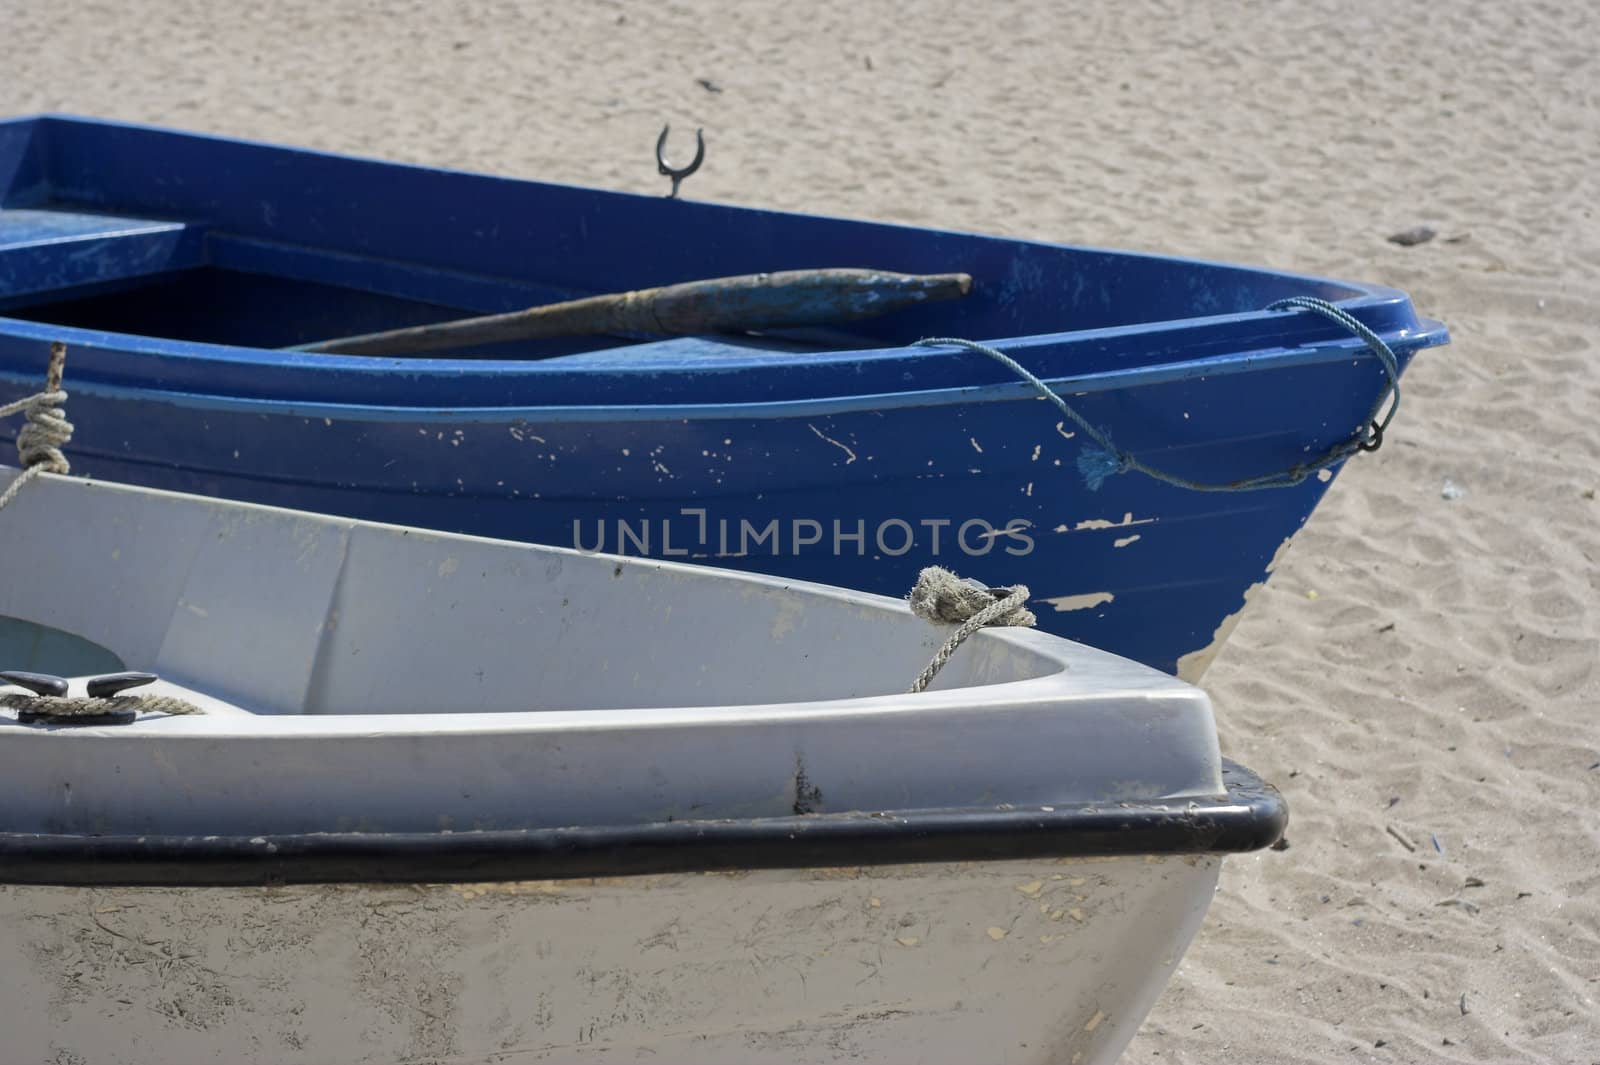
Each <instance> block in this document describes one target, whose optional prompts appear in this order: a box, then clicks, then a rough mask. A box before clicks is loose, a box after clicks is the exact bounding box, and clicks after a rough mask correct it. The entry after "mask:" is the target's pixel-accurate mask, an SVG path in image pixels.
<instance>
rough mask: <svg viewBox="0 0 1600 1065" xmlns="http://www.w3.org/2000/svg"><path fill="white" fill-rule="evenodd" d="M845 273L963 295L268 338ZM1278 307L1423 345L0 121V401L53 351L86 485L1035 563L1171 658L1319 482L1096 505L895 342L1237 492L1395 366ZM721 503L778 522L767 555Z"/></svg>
mask: <svg viewBox="0 0 1600 1065" xmlns="http://www.w3.org/2000/svg"><path fill="white" fill-rule="evenodd" d="M830 266H870V267H875V268H882V269H889V270H898V271H903V272H907V273H944V272H951V271H965V272H967V273H970V274H972V275H973V277H974V278H975V285H976V287H975V291H974V292H973V294H972V295H971V296H969V297H968V298H967V299H966V300H963V301H960V302H959V303H953V304H941V305H934V306H927V307H919V308H916V309H914V310H910V311H905V312H901V313H899V314H895V315H890V316H888V317H885V318H882V319H878V320H874V321H869V322H862V323H852V324H851V326H850V331H849V332H848V333H844V332H839V331H807V332H803V333H802V332H796V333H787V334H783V335H775V336H767V337H760V338H757V337H691V338H682V339H674V340H660V339H648V338H640V337H607V338H590V339H587V340H576V341H541V342H529V343H521V344H515V345H504V346H500V347H496V348H482V349H478V350H475V351H469V352H465V353H463V355H462V357H455V358H415V359H389V358H361V357H351V356H328V355H311V354H305V353H298V352H285V351H279V350H271V349H277V348H281V347H283V346H286V345H289V344H295V343H301V342H305V341H309V340H315V339H318V338H322V337H328V336H337V335H342V334H348V333H358V332H367V331H374V330H378V329H387V328H394V327H398V326H405V325H415V324H421V323H425V322H432V321H439V320H442V319H445V318H450V317H458V316H461V315H464V314H475V313H494V312H500V311H506V310H512V309H515V308H518V307H522V306H527V305H529V304H533V303H541V302H548V301H553V300H558V299H566V298H572V297H576V296H582V295H590V294H594V293H597V292H610V291H619V290H625V289H632V288H642V287H648V286H652V285H659V284H664V283H670V282H675V281H683V280H689V279H694V278H702V277H718V276H729V275H735V274H744V273H755V272H760V271H768V270H779V269H806V268H823V267H830ZM1291 295H1312V296H1318V297H1322V298H1325V299H1329V300H1334V301H1336V302H1338V303H1339V305H1340V306H1341V307H1342V308H1343V309H1345V310H1346V311H1348V312H1350V313H1351V314H1354V315H1355V316H1356V317H1358V318H1360V319H1361V320H1362V321H1363V322H1365V323H1366V324H1367V325H1369V326H1370V327H1372V328H1373V329H1374V330H1376V331H1378V332H1379V333H1380V335H1382V336H1383V337H1384V339H1385V340H1387V341H1388V342H1389V343H1390V344H1391V345H1392V346H1393V347H1394V349H1395V351H1396V353H1397V354H1398V355H1399V357H1400V359H1401V361H1402V364H1403V363H1404V362H1406V361H1408V360H1409V358H1410V357H1411V356H1412V355H1413V354H1414V353H1415V352H1416V351H1417V350H1419V349H1421V348H1423V347H1427V346H1431V345H1434V344H1440V343H1444V342H1445V340H1446V335H1445V332H1444V330H1443V328H1442V327H1441V326H1439V325H1438V324H1437V323H1434V322H1430V321H1427V320H1425V319H1421V318H1419V317H1418V316H1417V315H1416V313H1415V311H1414V309H1413V308H1412V306H1411V303H1410V301H1409V300H1408V299H1407V298H1406V297H1405V296H1404V295H1403V294H1402V293H1399V292H1396V291H1394V290H1392V289H1387V288H1383V287H1381V286H1372V285H1355V284H1349V283H1345V282H1339V281H1332V280H1328V279H1322V278H1311V277H1300V276H1295V275H1290V274H1283V273H1275V272H1270V271H1262V270H1252V269H1247V268H1243V267H1238V266H1229V265H1224V264H1216V263H1202V262H1194V261H1189V260H1181V259H1172V258H1164V257H1159V256H1149V255H1135V254H1127V253H1118V252H1108V251H1099V250H1095V249H1086V248H1073V247H1060V246H1054V245H1046V244H1039V243H1034V242H1027V241H1017V240H1009V239H1001V238H994V237H982V236H972V235H966V234H958V233H947V232H940V231H934V230H925V229H913V228H908V227H903V226H888V225H877V224H869V223H861V222H849V221H842V220H838V219H829V218H816V217H809V216H802V215H789V214H781V213H776V212H769V211H758V210H749V209H742V208H732V207H725V206H719V205H711V204H701V203H694V202H686V201H668V200H665V199H662V198H659V197H642V196H630V195H624V194H619V193H610V192H600V191H596V190H589V189H578V188H571V187H564V186H556V185H547V184H538V183H532V182H521V181H508V180H503V179H497V178H489V177H481V176H476V175H468V174H460V173H453V172H447V171H439V170H430V169H424V168H419V167H407V166H396V165H392V164H385V163H377V162H371V161H366V160H359V159H348V158H341V157H335V156H330V155H324V154H320V153H316V152H307V151H298V150H291V149H283V148H276V147H271V146H266V145H257V144H249V143H244V142H239V141H231V140H222V139H217V138H210V137H201V136H193V135H188V134H181V133H173V132H167V131H161V130H152V129H147V128H141V127H134V126H126V125H120V124H114V123H99V122H89V121H83V120H76V119H66V118H55V117H46V118H38V119H24V120H17V121H13V122H4V123H0V315H10V316H11V317H0V401H3V400H4V399H9V398H12V397H15V396H18V395H21V394H24V393H27V392H31V391H34V390H35V389H36V388H37V383H38V378H39V374H40V373H41V372H42V367H43V365H44V360H45V352H46V350H47V347H48V344H49V342H50V341H52V340H57V339H59V340H64V341H66V342H67V344H68V345H69V346H70V354H69V356H68V364H67V381H68V386H67V387H68V390H69V392H70V394H71V399H70V401H69V413H70V416H71V418H72V420H73V422H74V423H75V424H76V425H77V427H78V431H77V435H76V437H75V439H74V441H73V444H72V446H71V447H70V448H69V449H68V452H69V455H70V457H71V458H72V460H73V462H74V468H75V470H76V471H78V472H82V473H87V474H90V475H93V476H97V477H104V478H107V479H115V480H125V481H131V482H136V483H140V484H146V485H152V486H156V487H162V488H171V489H178V490H184V491H196V492H202V493H209V494H218V495H226V496H233V497H236V498H242V499H247V500H253V501H257V502H265V503H274V504H280V505H287V506H297V507H305V508H309V509H314V510H324V511H329V512H333V513H341V514H350V515H355V516H360V517H367V518H374V519H378V520H387V521H398V522H404V523H407V524H415V525H423V526H431V527H436V528H445V529H452V530H461V531H467V532H473V533H479V534H484V535H491V536H503V537H509V538H514V539H526V540H535V541H540V542H547V543H556V544H562V545H567V546H571V545H573V544H574V543H575V542H576V541H577V538H578V537H579V535H580V534H581V537H582V541H583V543H584V544H585V546H593V545H594V542H595V536H596V533H597V531H598V532H602V533H604V534H605V535H606V537H607V542H606V547H607V548H608V549H613V550H614V549H615V548H616V546H617V542H618V540H619V539H620V540H621V542H622V543H623V544H624V545H625V546H627V547H630V548H632V549H634V550H637V547H636V546H635V545H637V544H639V543H641V542H643V541H642V539H641V537H644V536H648V537H649V539H650V542H651V543H652V544H653V545H654V546H655V549H656V551H657V553H658V554H659V553H661V550H662V545H663V543H665V545H667V550H670V551H671V553H672V557H675V558H676V557H682V558H688V559H704V560H706V561H711V562H714V563H716V564H719V565H727V566H732V567H736V568H744V569H754V570H761V571H766V572H773V573H778V574H783V575H787V576H791V577H795V578H804V579H812V580H822V581H828V582H831V583H835V584H843V585H847V586H852V587H858V588H865V589H869V590H873V591H879V592H883V593H886V594H890V595H902V594H904V592H905V591H906V589H907V588H909V587H910V586H911V583H912V581H913V579H914V577H915V574H916V572H917V570H918V569H919V568H920V567H921V566H923V565H926V564H929V563H932V562H935V561H937V562H940V563H943V564H945V565H947V566H949V567H951V568H953V569H956V570H957V571H958V572H963V573H968V574H971V575H973V576H975V577H978V578H980V579H983V580H985V581H988V582H990V583H992V584H1009V583H1015V582H1022V583H1026V584H1028V585H1030V586H1031V587H1032V589H1033V591H1034V594H1035V596H1036V598H1037V599H1039V600H1040V601H1041V604H1042V603H1043V601H1044V600H1059V601H1062V602H1068V603H1072V602H1087V600H1082V599H1079V598H1077V597H1084V596H1092V597H1109V598H1097V599H1096V605H1095V606H1094V607H1092V608H1084V609H1073V610H1061V611H1058V610H1054V609H1050V608H1049V606H1048V605H1044V606H1043V608H1042V609H1041V610H1040V611H1039V613H1040V620H1041V623H1042V624H1043V625H1044V626H1045V627H1046V628H1049V629H1051V630H1052V631H1055V632H1058V633H1061V634H1063V635H1066V636H1070V637H1074V638H1077V639H1082V640H1085V641H1086V642H1089V643H1093V644H1096V645H1099V646H1102V647H1105V648H1108V649H1110V650H1112V651H1116V652H1118V653H1121V654H1125V655H1128V656H1130V657H1133V658H1136V659H1139V660H1141V661H1144V662H1148V663H1150V664H1152V665H1155V666H1157V667H1159V668H1163V669H1167V670H1173V669H1175V668H1176V665H1177V662H1178V659H1179V658H1180V657H1182V656H1183V655H1185V654H1187V653H1190V652H1194V651H1197V650H1200V649H1202V648H1205V647H1207V646H1208V645H1209V644H1211V642H1212V638H1213V634H1214V633H1215V632H1216V631H1217V630H1218V628H1219V626H1221V625H1222V623H1223V621H1224V619H1225V618H1227V617H1228V616H1229V615H1231V614H1234V613H1235V612H1237V611H1238V610H1239V609H1240V608H1241V606H1242V605H1243V601H1244V593H1245V591H1246V590H1247V589H1248V588H1249V587H1251V586H1252V585H1254V584H1256V583H1258V582H1259V581H1261V580H1262V579H1263V577H1264V574H1265V572H1266V570H1267V567H1268V565H1269V564H1270V561H1271V559H1272V557H1273V556H1274V554H1275V552H1276V551H1277V550H1278V549H1279V547H1280V546H1281V545H1282V544H1283V543H1284V541H1285V540H1286V539H1287V538H1288V537H1290V536H1291V535H1292V534H1293V533H1294V532H1295V530H1297V529H1298V528H1299V527H1300V525H1301V524H1302V523H1303V522H1304V521H1305V519H1306V518H1307V516H1309V514H1310V512H1311V509H1312V508H1313V507H1314V506H1315V504H1316V502H1317V500H1318V499H1319V498H1320V497H1321V495H1322V492H1323V491H1325V490H1326V488H1327V482H1324V481H1319V480H1313V481H1311V482H1308V483H1306V484H1302V485H1299V486H1297V487H1295V488H1292V489H1284V490H1279V491H1271V492H1261V493H1254V494H1252V495H1250V496H1249V497H1235V496H1228V497H1215V496H1202V495H1198V494H1196V493H1191V492H1184V491H1181V490H1179V489H1174V488H1170V487H1167V486H1164V485H1160V484H1155V483H1151V482H1148V481H1145V480H1142V479H1133V478H1117V479H1115V480H1114V481H1112V482H1108V483H1107V484H1106V485H1105V486H1104V487H1103V488H1102V489H1101V490H1100V491H1099V492H1098V493H1089V492H1088V491H1087V490H1086V489H1085V488H1084V486H1083V483H1082V481H1081V480H1080V479H1079V478H1078V476H1077V473H1076V468H1075V463H1076V458H1077V455H1078V452H1079V450H1080V446H1081V444H1082V441H1081V440H1077V439H1073V437H1072V434H1071V432H1070V430H1066V429H1062V428H1060V427H1058V426H1057V424H1056V423H1057V421H1058V420H1059V414H1058V413H1057V412H1055V411H1054V410H1053V409H1052V408H1050V407H1048V406H1046V405H1045V404H1043V403H1042V402H1040V401H1039V400H1037V399H1036V398H1034V396H1033V395H1032V393H1031V391H1030V389H1029V388H1028V386H1026V385H1024V384H1022V383H1020V382H1016V381H1014V380H1010V379H1009V378H1008V375H1007V374H1006V371H1004V370H1003V369H1002V368H1000V367H998V366H995V365H994V364H993V363H991V362H989V360H987V359H983V358H980V357H975V356H969V355H965V354H961V353H955V352H949V351H938V352H932V351H927V350H924V349H916V348H912V347H910V346H909V345H910V344H911V342H912V341H915V340H916V339H918V338H919V337H922V336H928V335H939V334H947V335H948V334H955V335H962V336H968V337H972V338H973V339H977V340H983V341H985V342H988V343H992V344H995V345H997V346H999V347H1000V348H1001V349H1002V350H1004V351H1006V352H1007V353H1009V354H1010V355H1012V356H1013V357H1015V358H1017V359H1019V360H1020V361H1022V362H1023V363H1024V364H1025V365H1027V366H1029V367H1030V368H1031V369H1033V370H1034V371H1035V372H1037V373H1039V374H1040V375H1041V376H1042V377H1044V378H1045V379H1046V380H1047V381H1048V382H1049V383H1050V384H1051V385H1052V386H1053V387H1055V388H1056V389H1058V390H1059V391H1061V392H1062V393H1063V394H1064V395H1068V396H1071V397H1073V400H1072V401H1073V404H1074V406H1075V407H1078V408H1079V409H1080V410H1081V411H1082V413H1083V414H1084V415H1085V416H1086V417H1088V418H1090V419H1092V420H1093V422H1094V423H1095V424H1096V425H1103V426H1104V427H1105V428H1106V429H1107V431H1108V432H1109V433H1110V434H1111V435H1112V437H1113V438H1114V439H1115V440H1116V441H1117V443H1118V445H1119V446H1121V447H1124V448H1127V449H1128V450H1130V451H1133V452H1134V453H1136V454H1138V455H1140V457H1141V458H1144V459H1146V460H1147V461H1150V462H1153V463H1159V464H1161V465H1162V466H1164V467H1168V468H1171V469H1173V470H1175V471H1178V472H1181V473H1187V474H1189V475H1191V476H1194V477H1196V478H1204V479H1209V480H1219V479H1230V478H1236V477H1242V476H1247V475H1250V474H1254V473H1259V472H1264V471H1269V470H1273V469H1281V468H1283V467H1284V466H1286V465H1288V464H1290V463H1292V462H1294V461H1296V460H1297V459H1300V458H1302V457H1303V456H1304V455H1306V454H1309V453H1316V452H1319V451H1321V450H1324V449H1326V448H1327V447H1328V446H1329V445H1330V444H1331V443H1333V442H1335V441H1337V440H1341V439H1344V438H1345V437H1347V436H1348V435H1349V434H1350V433H1351V432H1352V431H1353V430H1354V429H1355V428H1356V426H1357V424H1358V423H1359V422H1360V420H1361V418H1362V417H1363V415H1364V414H1365V412H1366V410H1367V408H1368V407H1369V406H1370V404H1371V402H1372V400H1373V397H1374V396H1375V395H1376V394H1377V391H1378V389H1380V388H1381V387H1382V384H1383V374H1382V371H1381V370H1380V369H1379V367H1378V366H1377V364H1376V363H1375V362H1374V361H1373V360H1372V359H1370V358H1369V357H1367V356H1366V355H1365V354H1364V351H1363V348H1362V346H1361V344H1360V342H1359V341H1357V340H1354V339H1353V338H1350V337H1347V336H1345V335H1343V334H1342V333H1341V331H1340V330H1339V329H1338V327H1336V326H1333V325H1331V324H1330V323H1327V322H1324V321H1321V320H1320V319H1316V318H1315V317H1314V316H1310V315H1292V314H1268V313H1265V312H1264V311H1262V309H1261V308H1263V307H1265V306H1266V305H1267V304H1268V303H1270V302H1271V301H1273V300H1275V299H1279V298H1282V297H1285V296H1291ZM1403 429H1404V423H1403V420H1402V423H1401V425H1400V431H1402V432H1403ZM973 441H977V442H979V443H980V444H981V448H982V450H981V451H979V450H978V449H977V448H976V447H975V446H974V443H973ZM1129 515H1131V517H1127V516H1129ZM977 522H981V523H983V524H982V525H975V524H974V523H977ZM1130 522H1131V523H1137V524H1138V528H1137V530H1136V532H1137V540H1129V539H1128V537H1129V536H1130V533H1129V532H1128V524H1129V523H1130ZM619 523H620V524H619ZM813 526H815V527H817V528H818V529H820V530H821V534H820V535H819V537H818V538H817V539H816V540H811V539H810V538H811V535H812V531H813ZM746 527H748V528H749V529H750V530H752V531H753V532H754V533H761V532H765V531H767V530H769V529H774V530H776V532H775V533H774V534H773V535H772V536H771V537H768V538H762V539H756V540H755V541H754V546H753V547H752V544H751V539H752V537H751V536H749V535H742V534H743V533H744V531H745V529H746ZM903 527H909V528H910V529H911V530H912V533H913V546H912V547H911V549H909V550H904V551H902V550H901V548H902V544H903V539H904V537H903ZM985 527H987V529H988V531H987V532H985ZM1061 527H1065V528H1066V529H1068V530H1070V533H1069V534H1068V535H1062V534H1058V533H1057V532H1055V531H1054V530H1056V529H1057V528H1061ZM622 529H626V535H621V530H622ZM880 534H881V535H880ZM806 541H810V542H806ZM1119 543H1120V544H1121V545H1122V546H1120V547H1119V546H1118V545H1119ZM936 544H937V549H936ZM1025 544H1027V545H1029V546H1028V549H1027V550H1023V547H1024V545H1025ZM774 548H776V553H774ZM680 552H681V553H680Z"/></svg>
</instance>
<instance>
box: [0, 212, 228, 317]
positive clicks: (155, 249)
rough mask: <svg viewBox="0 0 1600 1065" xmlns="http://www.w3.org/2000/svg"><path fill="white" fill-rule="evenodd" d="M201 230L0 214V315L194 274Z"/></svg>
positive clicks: (99, 218) (80, 216)
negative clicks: (154, 278)
mask: <svg viewBox="0 0 1600 1065" xmlns="http://www.w3.org/2000/svg"><path fill="white" fill-rule="evenodd" d="M205 229H206V227H205V226H201V225H195V224H193V223H188V222H170V221H162V220H158V219H151V218H130V217H123V216H119V215H109V214H91V213H87V212H83V211H78V210H67V209H60V210H56V209H49V208H15V207H12V208H5V209H0V292H4V293H5V296H4V297H3V298H0V312H4V310H5V309H6V308H8V307H14V306H19V305H22V304H26V303H29V302H32V301H34V300H36V299H37V294H40V293H45V292H48V293H50V294H51V298H52V299H59V298H65V297H73V296H79V295H83V294H85V292H88V291H99V290H101V289H102V288H105V287H107V286H115V285H116V284H118V283H121V282H126V281H132V280H136V279H138V278H143V277H148V276H150V275H153V274H165V273H171V272H173V271H177V270H186V269H189V268H190V267H194V266H199V265H201V264H202V262H203V261H204V255H205V248H204V240H203V237H204V232H205Z"/></svg>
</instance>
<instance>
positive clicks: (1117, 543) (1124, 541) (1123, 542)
mask: <svg viewBox="0 0 1600 1065" xmlns="http://www.w3.org/2000/svg"><path fill="white" fill-rule="evenodd" d="M1138 539H1139V534H1138V533H1134V534H1133V535H1132V536H1120V537H1118V538H1117V539H1115V540H1113V541H1111V546H1112V547H1127V546H1128V545H1129V544H1131V543H1133V542H1135V541H1136V540H1138Z"/></svg>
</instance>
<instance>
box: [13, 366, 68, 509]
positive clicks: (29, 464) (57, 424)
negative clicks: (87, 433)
mask: <svg viewBox="0 0 1600 1065" xmlns="http://www.w3.org/2000/svg"><path fill="white" fill-rule="evenodd" d="M66 361H67V346H66V345H65V344H63V343H61V342H60V341H56V342H55V343H54V344H51V345H50V362H49V365H48V367H47V368H46V369H45V375H44V391H43V392H36V393H34V394H33V395H31V396H24V397H23V398H22V399H19V400H15V401H13V402H11V403H7V404H5V405H4V406H0V418H9V417H10V416H11V415H13V414H19V413H20V414H24V415H26V416H27V419H28V420H27V423H26V424H24V425H23V427H22V429H21V430H20V431H19V432H18V433H17V454H18V455H19V456H20V457H21V459H22V473H21V474H19V475H18V476H17V479H16V480H14V481H12V482H11V484H10V486H9V487H8V488H6V490H5V492H4V493H0V510H4V509H5V507H6V505H7V504H8V503H10V502H11V501H12V500H13V499H15V498H16V496H17V493H18V492H20V491H21V490H22V486H23V485H25V484H27V483H28V482H29V481H31V480H33V479H34V478H36V477H38V476H39V475H40V474H41V473H67V472H70V470H71V469H72V467H71V464H69V463H68V462H67V457H66V456H65V455H63V454H62V453H61V448H62V446H63V445H65V444H66V443H67V442H68V441H70V440H71V439H72V423H71V422H69V421H67V414H66V411H65V410H64V409H63V407H64V405H65V404H66V402H67V394H66V393H65V392H63V391H62V390H61V376H62V372H63V370H64V369H65V367H66Z"/></svg>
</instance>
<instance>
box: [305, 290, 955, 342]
mask: <svg viewBox="0 0 1600 1065" xmlns="http://www.w3.org/2000/svg"><path fill="white" fill-rule="evenodd" d="M971 291H972V278H971V277H970V276H969V275H967V274H896V273H890V272H889V271H886V270H858V269H835V270H783V271H779V272H777V273H772V274H747V275H744V276H741V277H718V278H713V279H711V280H709V281H688V282H685V283H683V284H679V285H666V286H663V287H661V288H646V289H640V290H638V291H635V292H619V293H616V294H614V295H609V296H589V297H586V298H584V299H578V300H568V301H566V302H564V303H551V304H546V305H545V306H542V307H529V308H528V309H527V310H523V311H512V312H511V313H509V314H491V315H487V316H485V317H482V318H463V319H460V320H458V321H453V322H438V323H435V324H433V325H419V326H414V327H412V328H409V329H391V330H388V331H387V332H383V333H367V334H364V335H362V336H351V337H339V338H337V339H334V340H322V341H318V342H316V343H313V344H300V345H297V346H296V347H295V348H293V349H291V350H294V351H320V352H327V353H329V354H339V355H414V354H417V353H419V352H424V351H438V350H439V349H441V348H461V347H470V346H472V345H475V344H494V343H499V342H500V341H504V340H530V339H534V338H538V337H567V336H599V335H603V334H607V333H658V334H663V335H666V336H690V335H694V334H697V333H734V332H749V331H752V330H765V329H799V328H804V327H806V326H820V325H833V324H835V323H837V322H849V321H854V320H857V319H861V318H873V317H876V316H878V315H880V314H887V313H889V312H890V311H898V310H902V309H904V308H906V307H913V306H916V305H917V304H920V303H931V302H933V301H935V300H948V299H956V298H957V297H960V296H965V295H966V294H967V293H969V292H971Z"/></svg>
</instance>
